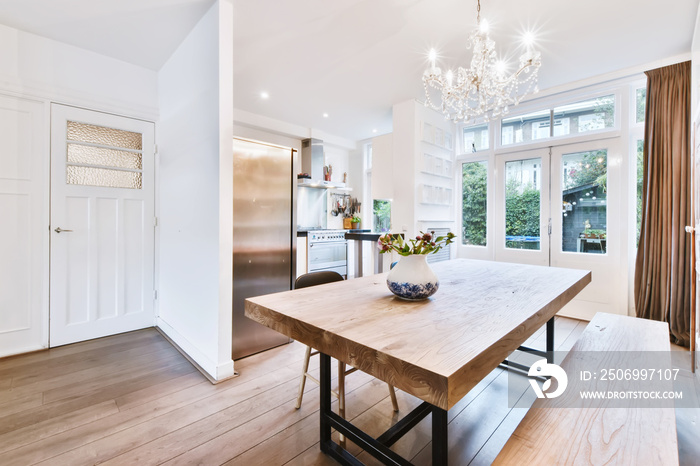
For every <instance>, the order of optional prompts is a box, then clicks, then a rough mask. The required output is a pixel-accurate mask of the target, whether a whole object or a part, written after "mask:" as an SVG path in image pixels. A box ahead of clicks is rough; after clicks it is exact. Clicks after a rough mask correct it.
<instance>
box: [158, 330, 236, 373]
mask: <svg viewBox="0 0 700 466" xmlns="http://www.w3.org/2000/svg"><path fill="white" fill-rule="evenodd" d="M155 328H156V330H158V332H160V334H161V335H163V337H164V338H165V339H166V340H168V342H170V344H171V345H173V347H175V349H176V350H178V351H179V352H180V354H182V355H183V356H184V357H185V359H187V360H188V361H189V362H190V363H192V365H193V366H194V367H196V368H197V370H198V371H199V372H201V373H202V375H204V377H206V378H207V380H209V381H210V382H211V383H213V384H217V383H220V382H223V381H224V380H228V379H231V378H233V377H237V376H238V373H237V372H236V371H234V370H233V360H231V361H230V362H228V361H227V362H226V363H224V364H221V365H217V364H215V363H214V362H213V361H211V360H210V359H209V358H207V357H206V356H205V355H204V354H202V352H201V351H199V350H198V349H197V348H195V347H194V346H193V345H192V344H191V343H190V342H189V341H188V340H187V339H186V338H184V337H183V336H182V335H180V333H178V332H177V331H176V330H175V329H174V328H173V327H172V326H170V325H169V324H168V323H167V322H165V321H164V320H163V319H161V318H157V324H156V327H155Z"/></svg>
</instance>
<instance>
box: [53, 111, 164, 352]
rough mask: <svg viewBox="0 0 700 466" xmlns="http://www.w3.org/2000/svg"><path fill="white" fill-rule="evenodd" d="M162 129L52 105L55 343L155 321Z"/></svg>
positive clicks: (146, 325) (100, 334) (113, 332)
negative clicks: (157, 132) (158, 136)
mask: <svg viewBox="0 0 700 466" xmlns="http://www.w3.org/2000/svg"><path fill="white" fill-rule="evenodd" d="M154 178H155V177H154V128H153V124H152V123H149V122H145V121H141V120H134V119H129V118H124V117H119V116H115V115H110V114H106V113H100V112H94V111H89V110H84V109H79V108H74V107H67V106H63V105H56V104H54V105H52V107H51V226H50V229H51V255H50V257H51V266H50V270H51V281H50V291H49V296H50V334H49V338H50V346H52V347H53V346H57V345H64V344H67V343H73V342H76V341H81V340H87V339H92V338H98V337H103V336H106V335H111V334H115V333H121V332H126V331H130V330H135V329H138V328H143V327H148V326H152V325H153V324H154V319H155V317H154V311H153V307H154V306H153V299H154V296H153V269H154Z"/></svg>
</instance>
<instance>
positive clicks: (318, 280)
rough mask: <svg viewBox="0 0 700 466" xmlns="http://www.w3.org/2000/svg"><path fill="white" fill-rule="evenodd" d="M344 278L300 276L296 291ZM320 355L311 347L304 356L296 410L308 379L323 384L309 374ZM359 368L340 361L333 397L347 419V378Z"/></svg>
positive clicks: (321, 274) (325, 273)
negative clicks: (317, 356) (336, 385)
mask: <svg viewBox="0 0 700 466" xmlns="http://www.w3.org/2000/svg"><path fill="white" fill-rule="evenodd" d="M343 280H344V279H343V276H342V275H340V274H339V273H338V272H333V271H330V270H329V271H321V272H309V273H306V274H304V275H300V276H299V277H298V278H297V279H296V281H295V282H294V289H299V288H306V287H309V286H316V285H323V284H325V283H333V282H339V281H343ZM316 354H318V351H315V350H313V349H312V348H311V347H310V346H307V347H306V354H305V356H304V365H303V367H302V370H301V383H300V384H299V396H297V404H296V406H295V408H296V409H299V408H300V407H301V401H302V399H303V398H304V386H305V385H306V379H307V378H309V379H310V380H311V381H312V382H314V383H315V384H316V385H320V384H321V383H320V382H319V381H318V379H316V378H315V377H314V376H312V375H311V374H309V360H310V359H311V356H314V355H316ZM356 370H357V368H355V367H351V368H350V369H347V370H346V364H345V363H344V362H341V361H338V391H337V392H336V391H333V390H331V392H332V393H333V395H335V397H336V398H338V415H339V416H340V417H342V418H343V419H345V376H346V375H348V374H352V373H353V372H355V371H356ZM387 385H388V386H389V396H390V397H391V404H392V405H393V407H394V411H396V412H398V411H399V404H398V402H397V401H396V392H395V391H394V387H393V386H392V385H390V384H387ZM340 441H341V445H344V444H345V439H344V438H343V436H341V438H340Z"/></svg>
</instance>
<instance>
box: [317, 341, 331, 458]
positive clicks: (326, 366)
mask: <svg viewBox="0 0 700 466" xmlns="http://www.w3.org/2000/svg"><path fill="white" fill-rule="evenodd" d="M319 357H320V358H321V362H320V364H321V373H320V377H319V380H320V382H321V409H320V414H321V439H320V440H321V451H322V452H324V453H326V454H328V453H329V451H328V450H329V443H330V440H331V424H330V422H329V421H328V413H330V412H331V357H330V356H328V355H327V354H324V353H320V354H319Z"/></svg>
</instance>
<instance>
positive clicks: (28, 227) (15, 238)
mask: <svg viewBox="0 0 700 466" xmlns="http://www.w3.org/2000/svg"><path fill="white" fill-rule="evenodd" d="M43 115H44V105H43V104H42V103H40V102H35V101H31V100H26V99H21V98H17V97H9V96H2V95H0V357H3V356H8V355H10V354H17V353H23V352H26V351H33V350H37V349H41V348H45V347H47V346H48V257H49V232H48V228H47V225H48V215H49V212H48V205H49V189H48V186H49V183H48V181H49V180H48V173H49V171H48V168H49V166H48V151H47V145H46V140H47V129H48V128H47V125H46V124H45V123H44V117H43Z"/></svg>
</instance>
